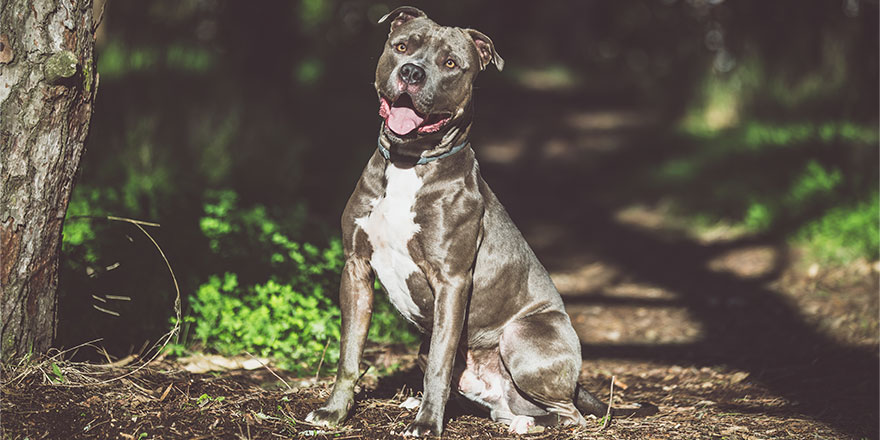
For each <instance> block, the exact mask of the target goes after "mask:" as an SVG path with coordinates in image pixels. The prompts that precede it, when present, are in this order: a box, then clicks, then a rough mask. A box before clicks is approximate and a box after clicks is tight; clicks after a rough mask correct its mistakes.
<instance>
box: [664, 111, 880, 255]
mask: <svg viewBox="0 0 880 440" xmlns="http://www.w3.org/2000/svg"><path fill="white" fill-rule="evenodd" d="M682 128H683V129H684V133H685V136H684V138H683V139H684V140H678V141H677V142H684V143H691V145H693V147H694V148H693V149H691V150H685V152H684V154H679V155H673V156H672V157H669V158H668V159H667V160H665V161H663V162H661V163H660V164H659V166H657V167H656V168H655V169H654V171H653V173H652V174H653V175H652V177H651V182H652V185H654V186H655V187H656V188H657V190H658V192H659V193H662V194H675V198H674V199H673V205H674V206H675V208H676V210H677V211H678V212H679V213H680V214H684V215H685V216H686V217H688V218H690V219H692V221H693V223H694V224H695V225H697V224H701V225H711V224H715V223H717V222H724V223H725V224H728V225H730V226H732V227H733V230H736V231H743V232H746V233H749V232H751V233H772V234H778V235H782V236H784V237H786V238H789V239H792V240H793V242H795V243H797V244H799V245H801V246H803V247H805V248H806V250H807V251H808V253H809V254H810V255H811V256H812V257H813V258H815V259H818V260H822V261H833V262H836V263H846V262H848V261H851V260H853V259H856V258H868V259H876V258H877V257H878V250H877V249H878V244H877V232H876V231H877V222H878V220H880V217H878V215H877V213H876V211H877V209H876V207H877V202H876V198H877V193H876V181H877V170H876V167H875V166H874V165H873V164H874V163H876V155H877V151H876V145H877V142H878V140H880V135H878V128H877V126H876V125H867V124H860V123H856V122H853V121H824V122H785V123H771V122H768V121H763V120H750V121H747V122H743V123H740V124H738V125H736V126H735V127H733V128H729V129H724V130H722V129H716V130H710V129H707V128H706V126H695V125H692V124H690V123H689V122H687V121H686V122H685V123H684V124H683V127H682Z"/></svg>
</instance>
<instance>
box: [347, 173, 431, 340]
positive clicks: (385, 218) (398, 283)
mask: <svg viewBox="0 0 880 440" xmlns="http://www.w3.org/2000/svg"><path fill="white" fill-rule="evenodd" d="M385 178H386V186H385V195H384V196H382V197H379V198H378V199H374V200H372V201H371V203H370V204H371V205H372V211H371V212H370V214H369V215H367V216H365V217H361V218H359V219H356V220H355V223H356V224H357V225H358V226H359V227H360V228H361V229H363V230H364V232H366V234H367V237H368V238H369V240H370V244H371V245H372V247H373V255H372V257H371V258H370V265H372V266H373V270H374V271H376V276H378V277H379V281H380V282H381V283H382V286H383V287H384V288H385V291H386V292H388V296H389V298H390V299H391V303H392V304H394V307H396V308H397V310H398V311H400V313H401V314H402V315H403V316H404V317H406V318H407V319H409V320H410V321H412V322H413V323H415V322H416V321H417V320H418V318H420V317H421V314H420V311H419V307H418V306H416V304H415V302H413V299H412V295H411V293H410V291H409V287H407V284H406V280H407V278H409V277H410V275H412V274H414V273H416V272H418V271H419V268H418V266H417V265H416V263H415V262H414V261H413V259H412V256H411V255H410V252H409V248H408V246H407V245H408V244H409V242H410V240H412V238H413V237H414V236H415V234H416V233H417V232H419V225H418V224H416V222H415V217H416V213H415V203H416V193H418V191H419V189H420V188H421V187H422V179H421V178H419V176H418V175H416V171H415V168H408V169H402V168H397V167H396V166H394V165H389V166H388V168H387V169H386V170H385Z"/></svg>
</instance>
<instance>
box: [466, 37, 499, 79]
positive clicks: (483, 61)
mask: <svg viewBox="0 0 880 440" xmlns="http://www.w3.org/2000/svg"><path fill="white" fill-rule="evenodd" d="M465 32H467V33H468V35H470V36H471V39H472V40H474V45H475V46H476V47H477V53H478V54H480V70H486V66H488V65H489V63H495V67H497V68H498V70H499V71H501V70H502V69H504V60H503V59H502V58H501V55H498V52H497V51H496V50H495V44H494V43H492V39H491V38H489V37H488V36H486V34H484V33H482V32H480V31H478V30H474V29H465Z"/></svg>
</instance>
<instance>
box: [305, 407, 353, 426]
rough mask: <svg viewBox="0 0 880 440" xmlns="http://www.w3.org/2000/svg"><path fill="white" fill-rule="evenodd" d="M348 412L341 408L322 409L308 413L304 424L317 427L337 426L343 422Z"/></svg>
mask: <svg viewBox="0 0 880 440" xmlns="http://www.w3.org/2000/svg"><path fill="white" fill-rule="evenodd" d="M346 415H348V411H345V410H344V409H342V408H338V409H335V408H330V407H327V406H325V407H323V408H318V409H316V410H314V411H312V412H310V413H309V414H308V415H307V416H306V423H311V424H313V425H318V426H337V425H339V424H340V423H342V421H343V420H345V416H346Z"/></svg>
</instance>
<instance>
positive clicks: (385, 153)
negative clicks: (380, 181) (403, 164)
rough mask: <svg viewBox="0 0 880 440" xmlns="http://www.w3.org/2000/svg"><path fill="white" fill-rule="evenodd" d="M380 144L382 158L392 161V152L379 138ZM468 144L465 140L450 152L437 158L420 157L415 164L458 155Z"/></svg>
mask: <svg viewBox="0 0 880 440" xmlns="http://www.w3.org/2000/svg"><path fill="white" fill-rule="evenodd" d="M378 144H379V152H380V153H382V157H384V158H385V160H391V151H389V150H388V149H387V148H385V146H384V145H382V138H381V137H380V138H379V142H378ZM467 144H468V141H467V140H465V141H464V142H462V143H460V144H458V145H456V146H454V147H452V148H451V149H450V150H449V151H447V152H445V153H443V154H440V155H437V156H431V157H420V158H419V160H418V161H416V163H415V164H416V165H424V164H426V163H430V162H433V161H435V160H440V159H443V158H444V157H449V156H452V155H453V154H455V153H458V152H459V151H461V150H462V149H464V147H466V146H467Z"/></svg>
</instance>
